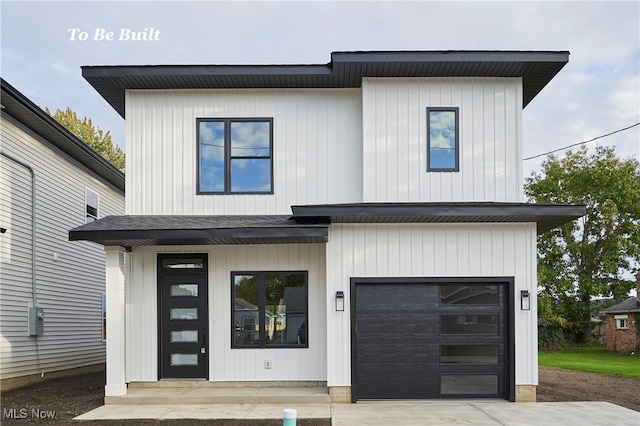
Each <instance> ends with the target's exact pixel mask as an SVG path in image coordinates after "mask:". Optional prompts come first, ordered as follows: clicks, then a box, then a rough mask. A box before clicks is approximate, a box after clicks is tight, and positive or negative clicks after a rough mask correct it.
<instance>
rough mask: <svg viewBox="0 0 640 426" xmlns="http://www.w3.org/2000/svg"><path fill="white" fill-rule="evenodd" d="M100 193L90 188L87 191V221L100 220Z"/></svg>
mask: <svg viewBox="0 0 640 426" xmlns="http://www.w3.org/2000/svg"><path fill="white" fill-rule="evenodd" d="M98 198H99V197H98V194H97V193H96V192H93V191H92V190H90V189H89V188H86V191H85V204H86V207H85V223H89V222H93V221H94V220H98Z"/></svg>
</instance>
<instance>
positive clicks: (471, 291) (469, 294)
mask: <svg viewBox="0 0 640 426" xmlns="http://www.w3.org/2000/svg"><path fill="white" fill-rule="evenodd" d="M440 304H441V305H497V304H498V286H497V285H486V284H441V285H440Z"/></svg>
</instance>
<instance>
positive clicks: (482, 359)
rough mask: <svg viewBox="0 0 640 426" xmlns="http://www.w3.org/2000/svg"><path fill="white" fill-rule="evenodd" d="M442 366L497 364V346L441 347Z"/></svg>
mask: <svg viewBox="0 0 640 426" xmlns="http://www.w3.org/2000/svg"><path fill="white" fill-rule="evenodd" d="M440 363H442V364H492V365H497V364H498V345H442V346H441V347H440Z"/></svg>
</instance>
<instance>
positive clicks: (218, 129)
mask: <svg viewBox="0 0 640 426" xmlns="http://www.w3.org/2000/svg"><path fill="white" fill-rule="evenodd" d="M196 123H197V133H198V136H197V137H198V193H199V194H272V193H273V119H271V118H211V119H210V118H199V119H197V120H196Z"/></svg>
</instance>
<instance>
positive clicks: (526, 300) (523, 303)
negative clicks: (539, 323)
mask: <svg viewBox="0 0 640 426" xmlns="http://www.w3.org/2000/svg"><path fill="white" fill-rule="evenodd" d="M520 309H521V310H523V311H530V310H531V297H530V295H529V291H528V290H522V291H520Z"/></svg>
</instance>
